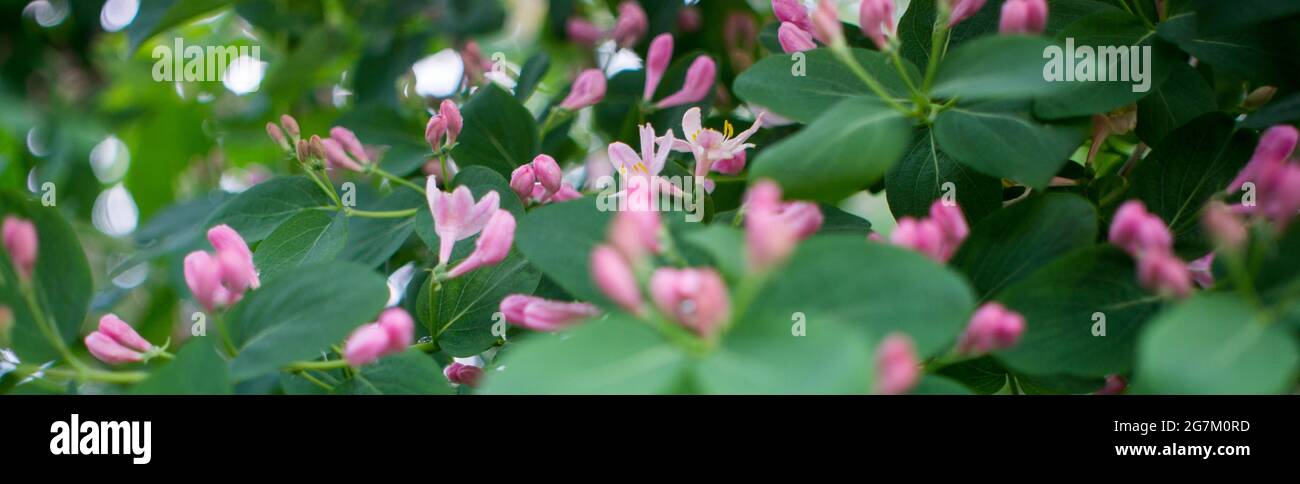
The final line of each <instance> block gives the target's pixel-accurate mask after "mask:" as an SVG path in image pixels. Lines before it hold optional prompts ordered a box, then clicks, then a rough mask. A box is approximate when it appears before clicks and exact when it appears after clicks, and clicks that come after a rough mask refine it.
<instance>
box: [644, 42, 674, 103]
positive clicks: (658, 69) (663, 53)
mask: <svg viewBox="0 0 1300 484" xmlns="http://www.w3.org/2000/svg"><path fill="white" fill-rule="evenodd" d="M672 60H673V35H672V34H659V35H658V36H656V37H655V38H654V40H652V41H650V50H649V51H648V52H646V56H645V92H644V93H643V94H642V96H643V97H644V98H645V100H646V101H649V100H651V99H653V98H654V95H655V89H657V88H658V87H659V81H660V80H662V79H663V77H664V72H665V71H667V70H668V63H669V62H671V61H672Z"/></svg>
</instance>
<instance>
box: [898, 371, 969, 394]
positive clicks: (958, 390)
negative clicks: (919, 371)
mask: <svg viewBox="0 0 1300 484" xmlns="http://www.w3.org/2000/svg"><path fill="white" fill-rule="evenodd" d="M910 393H912V394H913V395H970V394H971V391H970V390H968V389H967V388H966V387H964V386H962V384H960V383H957V382H955V381H953V380H949V379H947V378H944V377H941V376H935V375H925V376H923V377H921V381H920V382H919V383H917V384H916V388H913V389H912V391H911V392H910Z"/></svg>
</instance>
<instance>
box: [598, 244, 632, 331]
mask: <svg viewBox="0 0 1300 484" xmlns="http://www.w3.org/2000/svg"><path fill="white" fill-rule="evenodd" d="M591 278H592V280H593V281H595V282H596V287H599V288H600V290H601V292H603V293H604V294H605V296H606V297H608V298H609V299H610V300H611V301H613V302H614V303H615V304H618V305H619V306H620V307H622V308H623V309H626V310H627V311H628V312H631V313H633V314H638V315H639V314H641V313H642V312H643V311H644V308H643V307H642V300H641V288H640V287H638V286H637V282H636V276H634V275H632V267H630V266H628V263H627V260H625V259H623V256H622V255H620V254H619V253H618V251H617V250H615V249H614V248H613V247H610V246H608V245H598V246H596V248H594V249H592V251H591Z"/></svg>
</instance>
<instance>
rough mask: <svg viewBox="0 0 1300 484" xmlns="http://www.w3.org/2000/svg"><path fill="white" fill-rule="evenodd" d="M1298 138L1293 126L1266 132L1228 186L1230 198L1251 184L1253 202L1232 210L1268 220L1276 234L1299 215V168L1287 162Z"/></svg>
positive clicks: (1278, 127) (1298, 135)
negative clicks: (1297, 213) (1276, 230)
mask: <svg viewBox="0 0 1300 484" xmlns="http://www.w3.org/2000/svg"><path fill="white" fill-rule="evenodd" d="M1297 138H1300V132H1297V130H1296V128H1295V127H1294V126H1290V125H1286V124H1280V125H1277V126H1273V127H1271V128H1269V129H1268V130H1266V131H1265V132H1264V135H1263V136H1261V137H1260V139H1259V144H1258V145H1256V146H1255V153H1254V155H1252V156H1251V157H1250V161H1249V162H1248V163H1246V167H1245V168H1242V170H1241V172H1240V173H1238V174H1237V177H1236V178H1235V179H1233V180H1232V183H1231V184H1229V185H1228V193H1229V194H1231V193H1234V192H1237V191H1238V190H1242V189H1245V188H1246V183H1252V184H1253V185H1254V188H1255V190H1254V200H1249V199H1243V200H1242V204H1241V205H1238V206H1236V207H1234V208H1235V209H1236V210H1237V211H1238V212H1240V213H1244V214H1250V215H1259V216H1263V217H1265V218H1267V219H1269V220H1271V221H1272V222H1273V225H1274V226H1275V227H1277V229H1278V230H1279V231H1281V230H1284V229H1285V228H1286V226H1287V225H1289V224H1290V222H1291V219H1292V218H1294V217H1295V215H1296V212H1297V211H1300V164H1297V163H1291V162H1289V159H1290V157H1291V153H1292V152H1294V151H1295V148H1296V141H1297Z"/></svg>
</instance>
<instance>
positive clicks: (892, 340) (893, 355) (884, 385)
mask: <svg viewBox="0 0 1300 484" xmlns="http://www.w3.org/2000/svg"><path fill="white" fill-rule="evenodd" d="M920 379H921V360H920V358H918V357H917V356H916V345H914V344H912V338H909V337H908V336H907V335H906V334H903V333H893V334H890V335H889V336H887V337H886V338H885V340H884V341H881V342H880V346H878V347H876V394H878V395H902V394H904V393H907V391H908V390H911V389H912V387H914V386H916V382H917V381H920Z"/></svg>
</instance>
